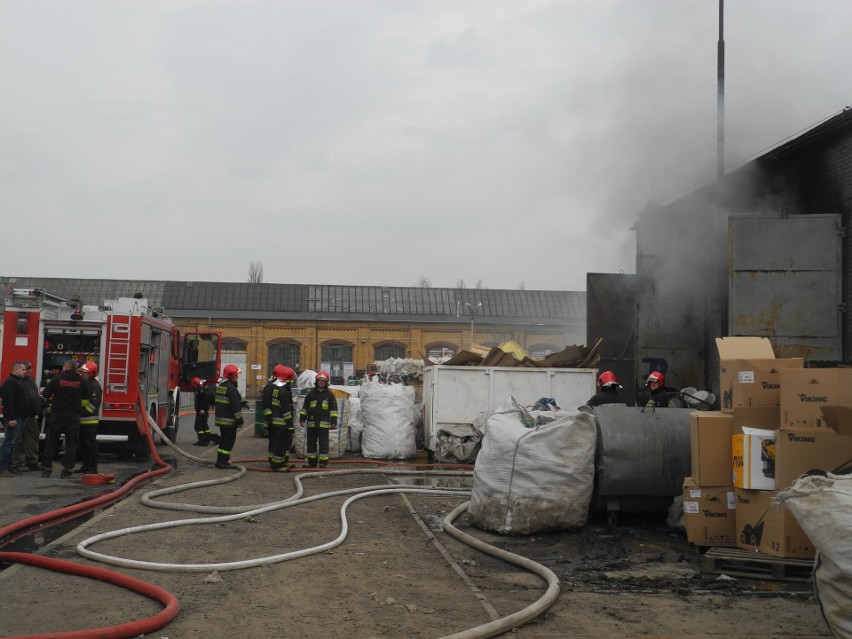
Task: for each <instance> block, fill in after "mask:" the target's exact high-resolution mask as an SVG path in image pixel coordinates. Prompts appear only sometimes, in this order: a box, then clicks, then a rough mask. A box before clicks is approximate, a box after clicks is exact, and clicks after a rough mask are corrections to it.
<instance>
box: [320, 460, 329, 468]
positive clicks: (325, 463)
mask: <svg viewBox="0 0 852 639" xmlns="http://www.w3.org/2000/svg"><path fill="white" fill-rule="evenodd" d="M319 468H328V460H327V459H320V460H319Z"/></svg>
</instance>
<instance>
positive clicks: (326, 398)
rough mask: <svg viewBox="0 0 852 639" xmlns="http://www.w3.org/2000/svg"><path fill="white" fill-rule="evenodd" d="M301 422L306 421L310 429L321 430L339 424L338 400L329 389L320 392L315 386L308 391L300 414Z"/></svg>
mask: <svg viewBox="0 0 852 639" xmlns="http://www.w3.org/2000/svg"><path fill="white" fill-rule="evenodd" d="M299 421H300V422H302V421H306V422H307V423H308V426H309V427H310V426H319V427H320V428H329V426H330V425H331V424H332V423H334V424H337V399H335V397H334V394H333V393H332V392H331V390H330V389H329V388H328V387H326V388H324V389H322V390H320V389H319V388H317V387H316V386H314V387H313V388H312V389H311V390H309V391H308V394H307V395H306V396H305V403H304V404H303V405H302V410H301V411H300V412H299Z"/></svg>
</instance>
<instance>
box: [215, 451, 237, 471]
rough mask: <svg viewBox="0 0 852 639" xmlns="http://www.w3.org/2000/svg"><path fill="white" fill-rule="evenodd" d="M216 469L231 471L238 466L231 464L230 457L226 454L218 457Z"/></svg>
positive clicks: (220, 454)
mask: <svg viewBox="0 0 852 639" xmlns="http://www.w3.org/2000/svg"><path fill="white" fill-rule="evenodd" d="M216 468H223V469H230V468H236V466H234V465H233V464H232V463H231V456H230V455H226V454H225V453H219V454H218V455H217V457H216Z"/></svg>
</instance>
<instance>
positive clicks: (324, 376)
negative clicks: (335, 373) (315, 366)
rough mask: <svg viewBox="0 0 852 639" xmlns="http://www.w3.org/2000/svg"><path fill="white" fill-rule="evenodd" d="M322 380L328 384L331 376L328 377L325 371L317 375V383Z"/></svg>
mask: <svg viewBox="0 0 852 639" xmlns="http://www.w3.org/2000/svg"><path fill="white" fill-rule="evenodd" d="M321 379H323V380H325V382H326V384H327V383H328V380H329V379H330V378H329V376H328V373H326V372H325V371H320V372H319V373H317V377H316V380H315V381H316V382H318V381H320V380H321Z"/></svg>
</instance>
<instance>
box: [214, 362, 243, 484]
mask: <svg viewBox="0 0 852 639" xmlns="http://www.w3.org/2000/svg"><path fill="white" fill-rule="evenodd" d="M240 373H242V371H241V370H240V368H239V367H238V366H237V365H235V364H228V365H226V366H225V367H224V368H223V369H222V377H223V379H222V381H221V382H220V383H219V385H218V386H217V387H216V395H215V404H216V426H218V427H219V432H220V435H219V450H218V451H217V452H218V454H217V456H216V468H235V466H233V465H232V464H231V451H232V450H233V448H234V442H236V441H237V429H238V428H240V427H241V426H242V425H243V423H244V420H243V407H244V406H246V403H245V402H244V401H243V398H242V396H241V395H240V391H239V388H237V379H238V378H239V376H240Z"/></svg>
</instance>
